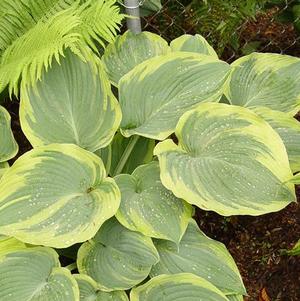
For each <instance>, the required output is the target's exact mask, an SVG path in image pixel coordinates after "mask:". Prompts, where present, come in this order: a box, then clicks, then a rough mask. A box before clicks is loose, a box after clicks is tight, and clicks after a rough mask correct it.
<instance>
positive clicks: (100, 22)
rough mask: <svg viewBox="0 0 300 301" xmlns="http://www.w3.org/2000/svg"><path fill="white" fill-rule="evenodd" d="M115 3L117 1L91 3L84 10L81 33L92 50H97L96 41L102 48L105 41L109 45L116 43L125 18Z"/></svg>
mask: <svg viewBox="0 0 300 301" xmlns="http://www.w3.org/2000/svg"><path fill="white" fill-rule="evenodd" d="M115 3H116V1H115V0H107V1H104V0H97V1H90V2H88V3H87V4H88V5H87V8H86V9H84V10H83V12H82V14H81V20H82V25H81V28H80V33H81V34H82V36H83V38H84V40H85V41H86V43H87V44H88V45H89V46H90V47H91V48H93V49H96V45H95V43H94V41H96V42H98V43H99V44H100V45H102V46H104V43H103V40H105V41H106V42H109V43H111V42H113V41H114V37H115V36H116V35H117V31H118V29H119V26H120V25H121V22H122V19H123V17H124V16H123V15H121V14H120V9H119V7H118V6H116V5H115ZM100 33H101V34H100Z"/></svg>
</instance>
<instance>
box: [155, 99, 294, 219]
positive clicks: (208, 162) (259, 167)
mask: <svg viewBox="0 0 300 301" xmlns="http://www.w3.org/2000/svg"><path fill="white" fill-rule="evenodd" d="M176 136H177V137H178V141H179V144H178V146H177V145H176V144H175V143H174V142H173V141H172V140H170V139H168V140H166V141H164V142H161V143H159V144H158V145H157V146H156V147H155V149H154V154H155V155H158V158H159V162H160V168H161V180H162V183H163V184H164V186H165V187H166V188H168V189H170V190H171V191H173V193H174V194H175V195H176V196H177V197H179V198H182V199H184V200H186V201H188V202H189V203H191V204H195V205H197V206H198V207H200V208H202V209H204V210H213V211H216V212H218V213H219V214H221V215H236V214H249V215H260V214H264V213H267V212H273V211H278V210H280V209H282V208H284V207H285V206H287V205H288V204H289V203H290V202H293V201H295V191H294V187H293V185H292V184H291V183H287V181H288V180H290V178H291V177H292V172H291V170H290V167H289V162H288V156H287V153H286V150H285V147H284V144H283V142H282V140H281V139H280V137H279V135H278V134H277V133H276V132H275V131H274V130H273V129H272V128H271V126H270V125H269V124H268V123H267V122H266V121H264V120H263V119H262V118H260V117H259V116H258V115H256V114H255V113H253V112H252V111H250V110H248V109H246V108H242V107H237V106H231V105H226V104H220V103H218V104H214V103H207V104H202V105H200V106H198V107H197V109H195V110H192V111H189V112H187V113H186V114H184V115H183V116H182V117H181V119H180V121H179V123H178V125H177V128H176Z"/></svg>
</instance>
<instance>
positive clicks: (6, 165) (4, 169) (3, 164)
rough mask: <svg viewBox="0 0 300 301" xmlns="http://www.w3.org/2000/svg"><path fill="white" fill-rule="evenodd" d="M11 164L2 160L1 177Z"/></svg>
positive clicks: (0, 165) (0, 166)
mask: <svg viewBox="0 0 300 301" xmlns="http://www.w3.org/2000/svg"><path fill="white" fill-rule="evenodd" d="M8 168H9V165H8V163H7V162H0V179H1V177H2V176H3V175H4V173H5V172H6V171H7V170H8Z"/></svg>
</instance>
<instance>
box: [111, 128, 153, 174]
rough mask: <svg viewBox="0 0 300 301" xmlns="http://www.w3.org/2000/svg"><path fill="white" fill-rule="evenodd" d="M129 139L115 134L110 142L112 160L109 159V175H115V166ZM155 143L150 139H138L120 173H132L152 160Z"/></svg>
mask: <svg viewBox="0 0 300 301" xmlns="http://www.w3.org/2000/svg"><path fill="white" fill-rule="evenodd" d="M129 142H130V139H128V138H125V137H124V136H122V135H121V134H120V133H117V134H116V135H115V137H114V139H113V141H112V144H111V146H112V159H111V173H110V174H111V175H115V174H116V173H115V172H116V169H117V166H118V164H119V162H120V160H121V159H122V156H123V155H124V152H125V151H126V148H127V146H128V144H129ZM154 146H155V141H154V140H152V139H148V138H144V137H139V139H138V140H137V142H136V143H135V145H134V147H133V149H132V151H131V153H130V156H129V158H128V159H127V161H126V163H125V165H124V167H123V169H122V173H132V172H133V171H134V170H135V169H136V168H137V167H138V166H139V165H141V164H144V163H148V162H150V161H151V160H152V158H153V149H154Z"/></svg>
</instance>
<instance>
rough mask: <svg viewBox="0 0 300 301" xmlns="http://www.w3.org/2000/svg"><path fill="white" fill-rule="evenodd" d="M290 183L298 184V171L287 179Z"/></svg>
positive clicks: (299, 178) (299, 179) (299, 174)
mask: <svg viewBox="0 0 300 301" xmlns="http://www.w3.org/2000/svg"><path fill="white" fill-rule="evenodd" d="M289 182H290V183H293V184H296V185H297V184H299V185H300V172H299V173H297V174H296V175H294V176H293V177H292V178H291V179H290V180H289Z"/></svg>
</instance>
